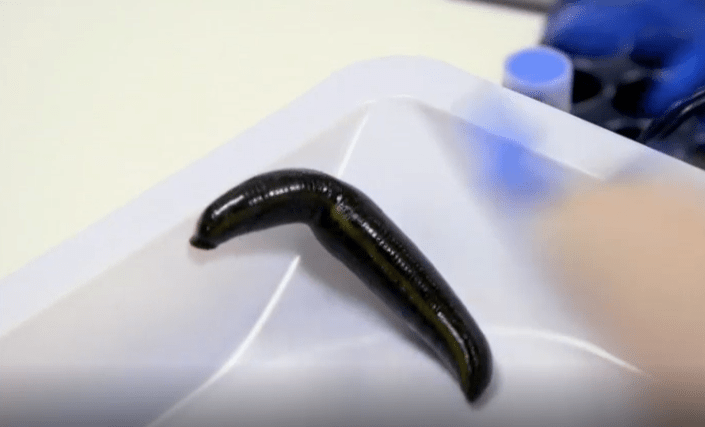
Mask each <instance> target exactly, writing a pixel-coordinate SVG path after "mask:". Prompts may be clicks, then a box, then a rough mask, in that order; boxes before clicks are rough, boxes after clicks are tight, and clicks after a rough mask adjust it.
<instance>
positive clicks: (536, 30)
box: [0, 0, 543, 277]
mask: <svg viewBox="0 0 705 427" xmlns="http://www.w3.org/2000/svg"><path fill="white" fill-rule="evenodd" d="M542 27H543V18H542V16H541V15H538V14H535V13H531V12H526V11H521V10H514V9H511V8H508V7H501V6H494V5H488V4H486V3H484V2H475V1H472V0H467V1H466V0H407V1H403V2H401V1H397V0H356V1H343V0H298V1H295V2H291V1H283V0H270V1H266V2H262V1H253V0H238V1H225V0H206V1H194V0H175V1H171V0H155V1H150V2H148V3H145V2H144V1H141V0H124V1H119V2H105V1H101V2H96V1H92V0H62V1H58V0H32V1H13V0H6V1H0V58H1V59H0V62H1V63H2V66H0V147H1V148H0V182H2V197H3V209H0V235H2V236H3V238H2V239H0V277H5V276H6V275H7V274H9V273H11V272H13V271H15V270H17V269H18V268H20V267H21V266H23V265H24V264H26V263H27V262H29V261H30V260H32V259H33V258H35V257H37V256H39V255H41V254H42V253H44V252H45V251H47V250H48V249H50V248H52V247H54V246H56V245H58V244H59V243H60V242H62V241H63V240H65V239H67V238H70V237H72V236H74V235H75V234H76V233H78V232H79V231H81V230H83V229H85V228H86V227H88V226H89V225H90V224H93V223H95V222H96V221H98V220H99V219H102V218H105V217H106V216H107V215H109V214H110V213H111V212H112V211H114V210H115V209H117V208H119V207H121V206H124V205H125V204H126V203H127V202H129V201H130V200H132V199H134V198H135V197H137V196H138V195H139V194H141V193H142V192H143V191H146V190H147V189H149V188H151V187H152V186H153V185H155V184H156V183H158V182H160V181H162V180H164V179H165V178H167V177H168V176H170V175H171V174H173V173H176V172H177V171H179V170H181V169H183V168H184V167H186V166H187V165H189V164H190V163H191V162H193V161H194V160H196V159H199V158H202V157H204V156H205V155H207V154H208V153H210V152H211V151H212V150H214V149H216V148H217V147H219V146H221V145H222V144H224V143H225V142H226V141H228V140H229V139H230V138H232V137H233V136H235V135H239V134H240V133H241V132H243V131H245V130H246V129H248V128H250V127H251V126H253V125H254V124H256V123H257V122H259V121H260V120H262V119H263V118H264V117H266V116H268V115H269V114H271V113H272V112H274V111H276V110H278V109H280V108H282V107H284V106H285V105H286V104H288V103H289V102H291V101H292V100H294V99H296V98H297V97H299V96H300V95H301V94H303V93H304V92H306V91H307V90H309V89H310V88H312V87H313V86H315V85H317V84H318V83H320V82H321V81H323V80H324V79H325V78H327V77H328V76H329V75H330V74H331V73H333V72H335V71H338V70H341V69H343V68H345V67H347V66H348V65H351V64H354V63H356V62H359V61H363V60H369V59H373V58H377V57H385V56H389V55H423V56H427V57H431V58H437V59H440V60H443V61H446V62H448V63H451V64H453V65H455V66H457V67H459V68H461V69H464V70H466V71H468V72H470V73H472V74H474V75H477V76H480V77H484V78H487V79H489V80H491V81H494V82H497V83H498V82H499V80H500V78H501V73H502V61H503V60H504V58H505V57H506V56H507V55H508V54H509V53H511V52H513V51H515V50H517V49H519V48H521V47H524V46H526V45H527V44H531V43H534V42H536V41H537V40H538V38H539V35H540V32H541V30H542ZM429 78H432V77H429Z"/></svg>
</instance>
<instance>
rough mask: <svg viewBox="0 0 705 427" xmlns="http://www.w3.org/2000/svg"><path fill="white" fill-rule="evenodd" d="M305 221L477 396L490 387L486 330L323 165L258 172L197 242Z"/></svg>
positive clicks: (218, 207) (215, 207) (205, 221)
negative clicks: (314, 168) (318, 170)
mask: <svg viewBox="0 0 705 427" xmlns="http://www.w3.org/2000/svg"><path fill="white" fill-rule="evenodd" d="M294 222H301V223H305V224H307V225H308V226H309V227H310V228H311V230H312V231H313V233H314V235H315V236H316V238H317V239H318V241H319V242H320V243H321V244H322V245H323V246H324V247H325V248H326V249H327V250H328V252H330V253H331V254H332V255H333V256H335V257H336V258H337V259H338V260H340V261H341V262H342V263H343V264H345V265H346V266H347V267H348V268H349V269H350V270H352V271H353V272H354V273H355V274H356V275H357V276H358V277H359V278H360V279H361V280H362V281H363V282H364V283H365V284H366V285H367V286H368V287H369V288H370V289H371V290H372V291H373V292H375V294H377V295H378V296H379V297H380V298H382V300H383V301H384V302H385V303H386V304H387V305H389V306H391V307H392V308H393V309H394V311H395V312H396V313H398V314H399V315H401V316H402V317H403V319H404V320H405V321H406V322H407V324H408V325H409V326H410V327H411V328H412V329H413V330H414V331H416V332H417V333H418V334H419V335H420V336H421V338H422V339H423V340H424V341H425V342H426V343H427V344H428V345H429V346H430V347H431V348H432V349H433V350H434V352H435V353H436V354H437V355H438V357H439V358H440V359H441V360H442V361H443V362H444V363H445V364H446V365H447V366H448V367H449V368H450V369H451V371H452V372H454V374H455V376H456V378H457V379H458V381H459V382H460V385H461V387H462V389H463V392H464V393H465V396H466V398H467V399H468V400H469V401H471V402H472V401H474V400H476V399H477V398H478V397H479V396H480V395H481V394H482V392H483V391H484V390H485V389H486V388H487V386H488V384H489V382H490V377H491V375H492V357H491V354H490V350H489V345H488V343H487V340H486V339H485V336H484V335H483V333H482V331H480V329H479V327H478V326H477V325H476V323H475V321H474V320H473V318H472V317H471V316H470V314H469V313H468V311H467V309H466V308H465V306H464V305H463V304H462V302H461V301H460V300H459V299H458V297H457V296H456V295H455V293H454V292H453V290H452V289H451V288H450V286H449V285H448V284H447V283H446V281H445V280H444V279H443V278H442V277H441V275H440V273H439V272H438V271H437V270H436V269H435V268H434V267H433V265H431V263H430V262H429V261H428V259H427V258H426V257H425V256H424V255H423V254H422V253H421V251H420V250H419V249H418V248H417V247H416V245H414V243H413V242H411V240H410V239H409V238H408V237H407V236H406V235H405V234H404V233H403V232H402V231H401V230H400V229H399V228H398V227H397V226H396V225H395V224H394V223H393V222H392V221H391V220H390V219H389V218H388V217H387V216H386V215H385V214H384V213H383V212H382V210H381V209H380V208H379V207H378V206H377V205H376V204H375V203H374V202H372V200H370V199H369V198H368V197H367V196H365V195H364V194H363V193H362V192H360V191H359V190H357V189H356V188H354V187H352V186H350V185H348V184H346V183H344V182H341V181H339V180H337V179H335V178H333V177H331V176H329V175H326V174H324V173H321V172H317V171H313V170H306V169H288V170H279V171H274V172H269V173H265V174H262V175H258V176H255V177H254V178H251V179H249V180H247V181H245V182H244V183H242V184H240V185H238V186H237V187H235V188H233V189H231V190H230V191H228V192H227V193H225V194H224V195H223V196H221V197H219V198H218V199H217V200H216V201H214V202H213V203H212V204H211V205H210V206H208V207H207V208H206V210H205V211H204V212H203V214H202V215H201V218H200V219H199V222H198V226H197V229H196V232H195V234H194V235H193V237H192V238H191V240H190V242H191V244H192V245H193V246H195V247H197V248H201V249H213V248H215V247H217V246H218V245H219V244H221V243H223V242H225V241H227V240H229V239H232V238H234V237H237V236H239V235H242V234H245V233H250V232H253V231H258V230H264V229H267V228H270V227H274V226H278V225H283V224H290V223H294Z"/></svg>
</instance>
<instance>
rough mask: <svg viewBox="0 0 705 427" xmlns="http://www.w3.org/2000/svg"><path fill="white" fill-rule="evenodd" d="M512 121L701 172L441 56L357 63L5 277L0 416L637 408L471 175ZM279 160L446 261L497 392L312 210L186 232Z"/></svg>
mask: <svg viewBox="0 0 705 427" xmlns="http://www.w3.org/2000/svg"><path fill="white" fill-rule="evenodd" d="M429 76H433V78H432V79H429ZM479 106H483V107H484V108H480V107H479ZM500 107H501V108H500ZM312 112H315V114H312ZM493 112H494V113H493ZM457 114H462V118H463V119H464V120H465V121H463V120H461V119H460V118H459V117H458V116H457ZM502 120H505V121H507V122H508V123H513V125H512V126H513V127H514V129H511V126H510V127H508V126H506V125H504V124H502V122H501V121H502ZM461 129H462V130H464V132H465V133H464V135H465V137H464V138H463V139H459V138H458V137H459V134H460V132H459V130H461ZM508 129H509V130H508ZM506 132H510V133H511V132H525V133H527V134H530V135H532V136H533V141H534V142H535V145H534V146H532V147H531V149H532V150H535V152H536V153H538V154H540V155H542V156H545V157H546V158H548V159H552V160H553V161H555V164H556V166H557V167H561V168H563V169H566V170H567V171H569V172H570V173H572V174H573V175H580V176H583V177H585V178H586V179H601V178H604V177H607V176H610V175H612V174H614V172H615V171H619V170H622V169H623V168H624V167H625V165H630V164H637V165H639V164H641V165H650V166H649V167H653V165H654V164H657V165H659V166H660V167H661V168H662V169H664V170H668V171H671V172H674V173H677V174H681V175H682V176H683V177H689V178H690V179H693V178H694V179H699V180H701V181H702V180H703V174H702V173H701V171H699V170H696V169H694V168H692V167H690V166H687V165H685V164H683V163H681V162H678V161H676V160H674V159H671V158H668V157H665V156H663V155H660V154H659V153H656V152H653V151H650V150H647V149H645V148H644V147H642V146H640V145H638V144H636V143H633V142H632V141H629V140H627V139H625V138H622V137H620V136H619V135H616V134H614V133H611V132H608V131H606V130H604V129H601V128H598V127H596V126H594V125H591V124H589V123H587V122H584V121H581V120H579V119H577V118H575V117H572V116H568V115H565V114H563V113H562V112H560V111H559V110H556V109H554V108H552V107H549V106H547V105H544V104H541V103H539V102H536V101H534V100H531V99H529V98H526V97H523V96H521V95H518V94H516V93H512V92H510V91H508V90H505V89H502V88H501V87H499V86H497V85H495V84H491V83H489V82H486V81H483V80H480V79H477V78H475V77H473V76H471V75H468V74H467V73H465V72H463V71H461V70H459V69H457V68H453V67H451V66H449V65H446V64H443V63H441V62H437V61H432V60H426V59H420V58H404V57H397V58H388V59H385V60H378V61H370V62H363V63H360V64H356V65H355V66H352V67H349V68H346V69H345V70H343V71H341V72H339V73H336V74H335V75H333V76H331V77H330V78H329V79H327V80H326V81H324V82H323V83H321V84H320V85H318V86H316V87H315V88H314V89H313V90H311V91H310V92H308V93H307V94H306V95H304V96H303V97H301V98H299V99H298V100H296V101H295V102H294V103H292V104H291V105H290V106H289V108H287V109H285V110H282V111H280V112H278V113H276V114H274V115H272V116H270V117H269V118H268V119H266V120H264V121H262V122H261V123H259V124H258V125H257V126H255V127H253V128H252V129H250V130H249V131H247V132H245V133H244V134H242V135H241V136H239V137H238V138H237V139H235V140H233V141H232V142H230V143H229V144H227V145H225V146H223V147H221V148H220V149H219V150H217V151H216V152H214V153H212V154H211V155H209V156H208V157H206V158H204V159H202V160H201V161H199V162H197V163H195V164H193V165H192V166H190V167H188V168H187V169H185V170H183V171H182V172H180V173H179V174H177V175H176V176H174V177H172V178H170V179H169V180H167V181H165V182H163V183H162V184H160V185H159V186H157V187H155V188H153V189H152V190H150V191H149V192H147V193H145V194H143V195H142V196H140V197H139V198H138V199H137V200H135V201H134V202H133V203H130V204H129V205H127V206H126V207H124V208H123V209H121V210H119V211H117V212H115V213H114V214H112V215H111V216H110V217H108V218H107V219H106V220H104V221H102V222H100V223H98V224H96V225H95V226H93V227H92V228H90V229H89V230H87V231H85V232H83V233H81V234H80V235H78V236H77V237H76V238H75V239H72V240H70V241H68V242H66V243H65V244H63V245H61V246H60V247H59V248H57V249H56V250H54V251H51V252H49V253H48V254H46V255H45V256H43V257H42V258H40V259H39V260H37V261H36V262H34V263H32V264H31V265H29V266H28V267H27V268H25V269H22V270H21V271H19V272H18V273H17V274H14V275H12V276H10V277H8V278H6V279H5V280H4V281H2V282H0V360H1V361H2V365H3V371H4V378H3V381H2V382H0V400H2V401H11V402H13V405H2V406H0V411H4V412H0V417H3V416H4V417H5V419H10V420H12V418H13V417H16V418H19V419H23V417H24V418H25V419H26V417H28V415H27V414H28V413H31V414H32V416H34V417H36V418H44V419H45V420H46V424H47V425H56V424H57V419H61V418H64V419H71V418H72V417H73V418H74V421H75V419H76V418H80V419H83V420H84V421H85V420H89V421H90V420H92V421H93V422H94V423H95V422H98V423H100V422H101V420H102V421H103V422H104V417H107V416H111V417H122V418H119V419H120V420H121V421H124V422H117V423H118V424H119V425H146V424H147V423H149V422H152V424H151V425H153V426H167V425H169V426H172V425H174V426H176V425H224V424H225V425H231V424H233V423H235V424H238V425H270V426H276V425H288V426H292V425H294V426H295V425H302V426H303V425H307V426H318V425H321V426H323V425H331V423H332V422H333V421H334V420H335V422H336V424H337V425H348V424H350V425H363V424H365V425H368V424H369V425H375V424H382V423H386V424H387V425H407V426H409V425H464V424H467V423H471V424H473V425H480V426H482V425H497V423H498V424H500V425H508V426H513V425H532V424H531V423H535V424H533V425H544V426H553V425H581V423H582V422H583V421H586V420H587V419H588V418H589V419H590V420H591V421H593V422H594V421H596V417H599V416H602V415H604V416H609V415H611V414H610V411H619V410H620V409H623V408H621V405H622V404H624V403H625V400H624V399H627V398H629V397H630V394H629V392H628V389H627V387H629V386H631V385H633V383H634V382H635V381H638V380H639V375H638V374H637V373H636V372H635V371H634V369H632V368H631V367H630V366H629V365H628V361H626V363H625V362H623V361H620V360H618V359H616V358H615V357H614V356H612V355H609V354H607V353H605V352H604V351H602V350H601V349H600V347H599V346H597V345H596V344H599V343H600V341H601V337H600V336H597V335H595V333H594V332H593V331H590V330H588V329H586V328H585V327H584V326H583V325H582V324H581V322H580V319H579V318H578V316H576V315H575V314H574V313H569V312H566V311H565V310H564V308H563V306H562V304H561V301H560V298H558V296H557V295H556V294H555V292H554V290H553V289H552V288H551V287H550V286H549V285H548V284H546V283H543V282H541V281H540V280H538V279H537V277H536V276H535V274H534V272H533V271H532V270H531V268H529V266H527V265H524V264H522V263H521V260H520V259H518V258H516V257H515V256H513V254H512V251H511V248H509V247H508V246H507V243H506V240H505V239H504V238H503V236H502V233H501V221H498V219H499V218H497V217H496V210H493V209H492V206H491V205H488V204H487V201H486V200H485V199H483V198H482V197H480V196H479V195H478V194H479V193H478V192H477V191H475V190H474V189H473V186H472V183H473V174H472V169H471V168H470V166H472V159H473V156H472V153H473V152H476V150H481V149H482V148H483V147H486V146H487V144H492V143H493V141H494V142H496V141H498V139H499V138H501V136H500V135H501V134H503V133H506ZM466 155H470V156H469V157H466ZM466 160H469V161H466ZM653 162H656V163H653ZM285 166H287V167H288V166H306V167H314V168H318V169H321V170H323V171H327V172H329V173H334V174H338V175H339V176H341V177H342V178H343V179H345V180H346V181H349V182H351V183H352V184H353V185H355V186H357V187H359V188H360V189H362V190H363V191H365V192H366V193H367V194H369V195H370V196H371V197H372V198H373V199H374V200H376V201H377V202H378V203H379V205H380V206H381V207H382V208H383V209H384V210H385V211H386V212H387V214H388V215H389V216H390V217H391V218H392V219H393V220H394V221H395V222H397V223H398V225H399V226H400V227H401V228H402V229H403V230H404V231H405V232H406V233H407V234H408V235H409V236H410V237H411V238H412V240H414V241H415V242H416V243H417V244H418V246H419V247H420V248H421V249H422V251H424V252H425V253H426V254H427V256H428V257H429V258H430V260H431V261H432V262H433V263H434V264H435V265H436V266H437V267H438V269H439V270H440V271H441V272H442V274H443V275H444V276H445V277H446V279H447V280H448V281H449V283H451V285H452V286H453V288H454V289H455V291H456V292H457V294H458V295H459V297H460V298H461V299H462V300H463V302H464V303H465V304H466V305H467V306H468V308H469V310H470V311H471V313H473V315H474V316H475V318H476V320H477V321H478V323H479V325H480V327H481V328H483V330H485V331H486V332H487V336H488V339H489V341H490V345H491V346H492V351H493V354H494V356H495V359H496V371H497V373H496V375H495V376H494V379H493V384H492V385H491V389H490V391H489V393H488V394H487V396H486V398H485V402H484V404H483V405H481V406H479V407H471V406H469V405H468V404H467V403H466V402H465V401H464V399H463V397H462V393H461V392H460V390H459V388H458V385H457V384H456V382H455V381H454V380H453V379H452V378H451V377H450V376H449V375H448V374H447V373H446V372H445V371H444V370H443V369H442V368H441V367H440V365H439V363H438V362H437V361H436V360H435V359H434V358H433V357H431V356H429V355H428V353H427V352H425V351H423V348H421V347H419V346H418V345H417V344H416V342H415V341H414V340H412V339H410V337H409V336H408V335H407V334H405V329H404V328H403V327H402V326H401V325H400V324H399V322H398V321H397V320H396V318H395V317H394V316H393V315H392V313H390V312H389V311H388V310H387V309H386V308H385V307H384V306H383V305H382V304H380V303H379V302H378V301H377V300H376V299H375V298H374V297H373V296H372V295H371V293H370V292H369V291H368V290H367V289H366V288H364V286H363V285H362V284H361V283H359V281H358V280H357V279H355V277H354V276H353V275H352V273H350V272H349V271H347V270H346V269H345V268H343V267H342V266H341V265H340V264H338V263H337V262H336V261H335V260H334V259H333V258H332V257H331V256H330V255H328V254H327V253H325V251H324V250H323V249H322V248H321V247H320V246H319V245H318V244H317V243H316V241H315V239H314V238H313V237H312V236H311V234H310V233H309V232H308V231H307V230H306V229H305V228H304V227H301V226H288V227H281V228H277V229H273V230H269V231H266V232H261V233H257V234H252V235H249V236H245V237H243V238H242V239H237V240H235V241H232V242H229V243H227V244H225V245H223V246H222V247H221V248H219V250H217V251H213V252H201V251H197V250H194V249H192V248H189V246H188V243H187V242H188V237H189V235H190V234H191V232H192V230H193V226H194V222H195V220H196V218H197V216H198V214H199V213H200V211H201V209H202V208H203V207H204V206H205V205H206V204H207V203H208V202H210V201H211V200H212V199H213V198H214V197H215V196H217V195H219V194H220V193H222V192H223V191H224V190H226V189H228V188H229V187H231V186H233V185H234V184H236V183H239V182H240V181H242V180H243V179H245V178H247V177H249V176H251V175H253V174H254V173H257V172H261V171H265V170H270V169H273V168H278V167H285ZM419 192H420V193H421V194H423V195H425V197H418V194H419ZM84 408H92V409H93V412H90V413H88V412H86V411H85V409H84ZM126 408H129V409H128V410H126ZM114 419H118V418H114ZM96 420H98V421H96ZM415 423H417V424H415ZM444 423H447V424H444ZM74 424H75V422H74Z"/></svg>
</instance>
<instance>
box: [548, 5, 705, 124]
mask: <svg viewBox="0 0 705 427" xmlns="http://www.w3.org/2000/svg"><path fill="white" fill-rule="evenodd" d="M544 43H546V44H548V45H551V46H555V47H557V48H559V49H561V50H564V51H566V52H569V53H572V54H578V55H584V56H591V57H607V56H612V55H631V56H632V58H633V59H635V60H637V61H644V62H646V61H648V62H653V63H655V64H654V65H656V66H661V67H662V71H661V72H659V73H657V76H656V80H655V82H654V85H653V87H652V88H651V90H650V92H649V93H648V94H647V96H646V100H645V105H644V110H645V111H646V112H647V113H648V114H649V115H651V116H658V115H660V114H662V113H663V112H664V111H665V110H666V109H667V108H668V107H669V106H670V105H671V104H672V103H673V102H675V101H677V100H678V99H681V98H684V97H686V96H688V95H690V94H691V93H693V92H695V90H696V89H697V88H698V87H700V86H702V85H705V1H703V0H630V1H627V0H572V1H562V2H559V4H558V5H557V7H556V8H555V10H554V13H552V14H551V16H549V18H548V22H547V25H546V32H545V35H544Z"/></svg>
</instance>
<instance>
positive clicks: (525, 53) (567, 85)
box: [502, 46, 573, 111]
mask: <svg viewBox="0 0 705 427" xmlns="http://www.w3.org/2000/svg"><path fill="white" fill-rule="evenodd" d="M502 85H503V86H504V87H506V88H508V89H511V90H513V91H516V92H519V93H521V94H523V95H526V96H528V97H531V98H534V99H536V100H538V101H541V102H544V103H546V104H548V105H551V106H553V107H556V108H558V109H561V110H563V111H570V107H571V102H572V93H573V63H572V62H571V60H570V58H568V56H566V55H565V54H564V53H563V52H561V51H559V50H557V49H554V48H552V47H548V46H536V47H531V48H527V49H523V50H521V51H519V52H517V53H515V54H513V55H511V56H510V57H509V58H507V60H506V61H505V63H504V77H503V79H502Z"/></svg>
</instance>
